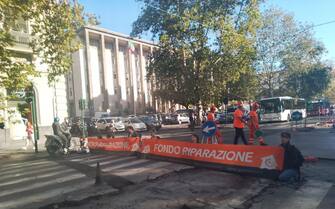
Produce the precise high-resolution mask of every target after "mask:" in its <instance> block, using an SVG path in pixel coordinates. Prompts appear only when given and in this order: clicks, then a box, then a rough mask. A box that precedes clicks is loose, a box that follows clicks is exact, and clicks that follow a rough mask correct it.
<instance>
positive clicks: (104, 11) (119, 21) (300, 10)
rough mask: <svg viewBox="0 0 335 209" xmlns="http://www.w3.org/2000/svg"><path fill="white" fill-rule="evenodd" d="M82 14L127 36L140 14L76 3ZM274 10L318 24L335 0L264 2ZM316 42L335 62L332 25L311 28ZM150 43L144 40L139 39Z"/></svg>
mask: <svg viewBox="0 0 335 209" xmlns="http://www.w3.org/2000/svg"><path fill="white" fill-rule="evenodd" d="M79 2H80V3H81V4H82V5H83V6H84V7H85V11H86V12H90V13H94V14H96V15H97V16H98V17H99V20H100V22H101V25H100V27H103V28H107V29H109V30H112V31H115V32H119V33H123V34H126V35H129V34H130V32H131V29H132V23H133V22H134V21H135V20H136V19H137V17H138V15H139V14H140V12H141V2H138V1H136V0H79ZM270 6H275V7H279V8H282V9H283V10H284V11H287V12H289V13H291V14H293V15H294V16H295V18H296V20H298V21H301V22H305V23H308V24H314V25H317V24H320V23H325V22H329V21H334V20H335V12H334V9H335V0H266V3H265V7H270ZM314 32H315V37H316V39H317V40H319V41H321V42H323V43H324V45H325V47H326V49H327V51H328V54H327V55H326V56H325V59H329V60H332V61H333V62H335V23H332V24H328V25H323V26H320V27H315V28H314ZM143 37H144V38H145V39H150V37H148V36H143Z"/></svg>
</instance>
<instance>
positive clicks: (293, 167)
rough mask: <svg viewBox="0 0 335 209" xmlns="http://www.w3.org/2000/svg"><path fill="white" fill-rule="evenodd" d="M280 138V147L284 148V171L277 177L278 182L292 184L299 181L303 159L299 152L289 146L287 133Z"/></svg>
mask: <svg viewBox="0 0 335 209" xmlns="http://www.w3.org/2000/svg"><path fill="white" fill-rule="evenodd" d="M280 136H281V145H280V146H281V147H283V148H284V170H283V172H282V173H281V174H280V175H279V177H278V179H279V181H283V182H293V181H299V180H300V167H301V166H302V164H303V162H304V157H303V156H302V154H301V152H300V151H299V150H298V149H297V148H296V147H295V146H294V145H291V143H290V140H291V134H290V133H288V132H282V133H281V134H280Z"/></svg>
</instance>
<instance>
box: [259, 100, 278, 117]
mask: <svg viewBox="0 0 335 209" xmlns="http://www.w3.org/2000/svg"><path fill="white" fill-rule="evenodd" d="M261 112H262V113H263V114H267V113H279V112H281V105H280V102H279V99H271V100H263V101H261Z"/></svg>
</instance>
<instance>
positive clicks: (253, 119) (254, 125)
mask: <svg viewBox="0 0 335 209" xmlns="http://www.w3.org/2000/svg"><path fill="white" fill-rule="evenodd" d="M258 108H259V104H258V103H257V102H255V103H253V105H252V109H251V111H250V112H249V116H250V120H249V124H248V126H249V144H250V145H253V144H254V140H255V132H256V131H257V130H259V120H258V114H257V110H258ZM257 139H258V142H259V144H260V145H265V142H264V138H263V137H262V136H259V137H257Z"/></svg>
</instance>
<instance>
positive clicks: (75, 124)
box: [69, 117, 97, 137]
mask: <svg viewBox="0 0 335 209" xmlns="http://www.w3.org/2000/svg"><path fill="white" fill-rule="evenodd" d="M83 125H84V129H85V134H86V135H88V136H93V135H95V134H96V133H97V128H96V125H95V123H94V121H92V120H91V118H88V117H86V118H84V124H83V123H82V121H81V119H80V117H76V118H72V119H69V126H70V133H71V135H72V136H76V137H81V136H82V134H83Z"/></svg>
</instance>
